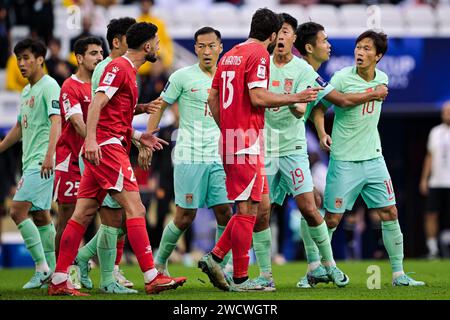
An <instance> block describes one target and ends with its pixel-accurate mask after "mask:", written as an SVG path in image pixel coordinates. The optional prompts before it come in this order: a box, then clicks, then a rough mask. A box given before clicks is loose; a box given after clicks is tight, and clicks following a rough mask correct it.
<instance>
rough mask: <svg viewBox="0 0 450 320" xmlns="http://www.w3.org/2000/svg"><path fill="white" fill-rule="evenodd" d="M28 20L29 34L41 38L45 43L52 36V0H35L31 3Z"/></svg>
mask: <svg viewBox="0 0 450 320" xmlns="http://www.w3.org/2000/svg"><path fill="white" fill-rule="evenodd" d="M30 22H31V23H30V30H31V34H32V35H33V36H37V37H39V38H41V39H43V40H44V41H45V43H46V44H47V43H48V41H49V40H50V39H51V38H52V37H53V28H54V15H53V4H52V1H51V0H37V1H36V2H35V3H34V5H33V10H32V19H30Z"/></svg>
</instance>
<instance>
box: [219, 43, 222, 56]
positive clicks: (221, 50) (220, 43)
mask: <svg viewBox="0 0 450 320" xmlns="http://www.w3.org/2000/svg"><path fill="white" fill-rule="evenodd" d="M222 51H223V43H220V52H219V54H221V53H222Z"/></svg>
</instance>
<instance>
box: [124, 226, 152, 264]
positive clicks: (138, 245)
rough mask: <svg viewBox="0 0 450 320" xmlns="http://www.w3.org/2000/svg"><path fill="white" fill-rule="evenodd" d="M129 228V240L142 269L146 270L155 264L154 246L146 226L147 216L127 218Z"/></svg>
mask: <svg viewBox="0 0 450 320" xmlns="http://www.w3.org/2000/svg"><path fill="white" fill-rule="evenodd" d="M127 230H128V232H127V237H128V241H129V242H130V245H131V248H132V249H133V251H134V254H135V255H136V258H137V260H138V262H139V266H140V267H141V271H142V272H145V271H148V270H150V269H152V268H153V267H154V266H155V264H154V263H153V254H152V247H151V246H150V240H149V239H148V234H147V229H146V227H145V218H144V217H138V218H131V219H127Z"/></svg>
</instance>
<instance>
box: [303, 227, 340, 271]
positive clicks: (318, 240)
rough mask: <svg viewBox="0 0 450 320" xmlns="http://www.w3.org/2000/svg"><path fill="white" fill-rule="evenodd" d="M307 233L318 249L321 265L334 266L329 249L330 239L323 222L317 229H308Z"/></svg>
mask: <svg viewBox="0 0 450 320" xmlns="http://www.w3.org/2000/svg"><path fill="white" fill-rule="evenodd" d="M309 232H310V234H311V238H312V239H313V241H314V243H315V244H316V245H317V248H318V249H319V252H320V255H321V257H322V261H323V264H324V265H325V266H334V265H336V263H335V262H334V259H333V251H332V249H331V242H330V237H329V236H328V228H327V225H326V223H325V221H323V222H322V223H321V224H320V225H318V226H317V227H309Z"/></svg>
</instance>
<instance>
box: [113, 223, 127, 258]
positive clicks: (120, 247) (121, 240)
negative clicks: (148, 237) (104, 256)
mask: <svg viewBox="0 0 450 320" xmlns="http://www.w3.org/2000/svg"><path fill="white" fill-rule="evenodd" d="M119 230H120V229H119ZM119 233H120V231H119ZM124 247H125V237H122V238H119V234H117V253H116V261H114V264H115V265H116V266H118V265H119V264H120V261H121V260H122V255H123V248H124Z"/></svg>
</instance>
